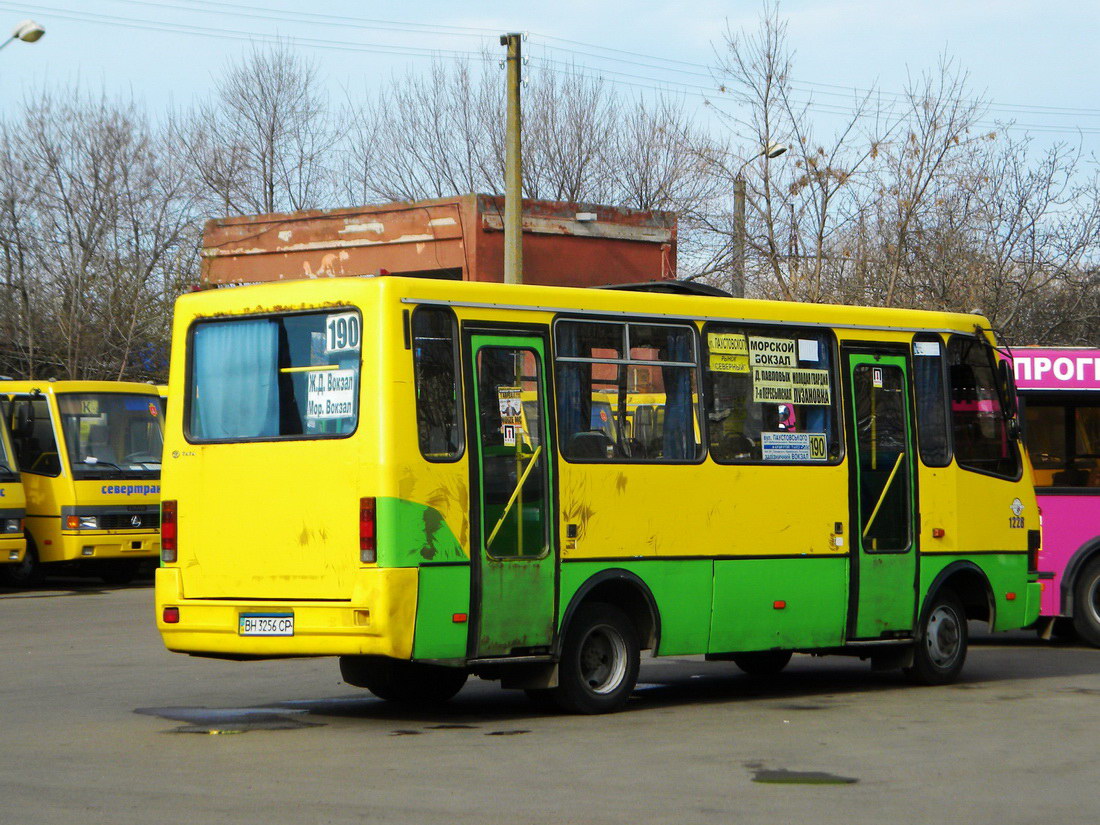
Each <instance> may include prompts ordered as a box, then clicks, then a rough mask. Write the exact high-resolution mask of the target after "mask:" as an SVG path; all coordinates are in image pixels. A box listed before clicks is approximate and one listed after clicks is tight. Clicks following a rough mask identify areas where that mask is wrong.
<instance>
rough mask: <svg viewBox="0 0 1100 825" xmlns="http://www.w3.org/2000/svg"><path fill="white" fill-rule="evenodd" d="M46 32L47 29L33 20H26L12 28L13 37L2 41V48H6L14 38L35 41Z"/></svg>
mask: <svg viewBox="0 0 1100 825" xmlns="http://www.w3.org/2000/svg"><path fill="white" fill-rule="evenodd" d="M45 33H46V30H45V29H44V28H42V27H41V26H39V25H38V24H37V23H35V22H34V21H33V20H24V21H23V22H22V23H20V24H19V25H18V26H16V27H15V28H14V29H12V33H11V37H9V38H8V39H7V40H5V41H4V42H3V43H0V49H2V48H4V47H5V46H6V45H8V44H9V43H10V42H11V41H13V40H22V41H23V42H24V43H33V42H34V41H36V40H38V39H39V38H41V37H42V35H44V34H45Z"/></svg>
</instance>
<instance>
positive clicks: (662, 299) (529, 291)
mask: <svg viewBox="0 0 1100 825" xmlns="http://www.w3.org/2000/svg"><path fill="white" fill-rule="evenodd" d="M383 296H386V297H387V298H388V299H390V300H398V301H403V302H407V303H408V304H410V307H411V305H414V304H437V305H450V306H455V307H470V308H484V309H486V310H490V309H492V310H511V311H520V312H522V311H532V312H543V313H546V312H549V313H559V312H561V313H568V314H570V315H592V316H598V317H603V318H613V317H615V316H619V315H645V316H648V317H650V318H655V319H662V320H669V321H685V320H699V321H727V322H734V323H736V322H739V321H742V322H745V323H777V324H778V323H782V324H793V325H802V326H822V327H829V328H833V329H844V328H851V329H883V330H899V331H900V330H907V331H921V330H927V331H933V332H945V333H950V332H957V333H969V334H973V333H974V331H975V330H976V329H981V330H982V331H985V332H988V331H989V322H988V321H987V320H986V319H985V318H984V317H982V316H980V315H971V314H964V313H952V312H936V311H929V310H913V309H885V308H881V307H861V306H848V305H844V304H809V303H797V302H793V301H767V300H753V299H746V298H723V297H710V296H696V295H669V294H657V293H651V292H644V291H620V290H614V289H586V288H577V287H558V286H534V285H527V284H498V283H478V282H468V281H443V280H436V279H431V278H401V277H394V276H378V277H360V278H333V279H327V278H326V279H323V280H304V281H283V282H279V283H273V284H255V285H249V286H240V287H233V288H228V289H214V290H204V291H201V292H196V293H191V294H188V295H184V296H182V297H181V298H180V299H179V300H178V302H177V305H178V306H179V308H181V309H184V308H185V309H186V310H187V311H188V312H189V313H191V314H192V315H194V316H195V317H203V316H207V317H216V316H222V315H224V314H225V313H227V312H228V313H230V314H233V315H238V314H240V315H244V314H263V313H276V312H288V311H291V312H295V311H303V310H309V309H324V308H326V307H331V306H334V305H338V304H339V302H340V301H344V300H352V299H358V300H362V301H373V300H378V299H381V298H382V297H383Z"/></svg>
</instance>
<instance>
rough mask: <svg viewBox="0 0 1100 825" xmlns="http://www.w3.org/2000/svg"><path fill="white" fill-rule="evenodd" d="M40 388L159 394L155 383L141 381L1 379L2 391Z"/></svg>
mask: <svg viewBox="0 0 1100 825" xmlns="http://www.w3.org/2000/svg"><path fill="white" fill-rule="evenodd" d="M35 390H38V391H39V392H41V393H44V394H47V395H48V394H51V393H53V394H56V393H60V392H128V393H137V394H142V395H157V394H158V393H157V388H156V386H155V385H153V384H144V383H141V382H139V381H55V380H53V379H48V378H42V379H34V380H30V381H0V392H3V393H23V392H34V391H35Z"/></svg>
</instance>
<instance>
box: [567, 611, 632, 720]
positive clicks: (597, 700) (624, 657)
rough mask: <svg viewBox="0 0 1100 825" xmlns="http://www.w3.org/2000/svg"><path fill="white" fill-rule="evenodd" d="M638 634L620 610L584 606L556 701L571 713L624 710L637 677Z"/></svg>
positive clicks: (571, 634)
mask: <svg viewBox="0 0 1100 825" xmlns="http://www.w3.org/2000/svg"><path fill="white" fill-rule="evenodd" d="M639 658H640V657H639V649H638V632H637V630H635V628H634V623H633V622H632V621H631V620H630V617H629V616H627V615H626V614H625V613H624V612H623V611H622V610H620V609H619V608H617V607H615V606H613V605H610V604H601V603H593V604H585V605H582V606H581V607H580V608H579V609H578V610H577V614H576V616H574V617H573V620H572V621H571V622H570V623H569V629H568V630H567V631H566V633H565V642H564V644H563V645H562V655H561V662H560V664H559V665H558V687H557V688H555V699H556V700H557V702H558V704H559V705H560V706H561V707H562V709H563V710H567V711H570V712H572V713H611V712H613V711H616V710H621V709H622V707H623V706H624V705H625V704H626V700H627V699H629V698H630V692H631V691H632V690H634V685H635V683H637V681H638V667H639Z"/></svg>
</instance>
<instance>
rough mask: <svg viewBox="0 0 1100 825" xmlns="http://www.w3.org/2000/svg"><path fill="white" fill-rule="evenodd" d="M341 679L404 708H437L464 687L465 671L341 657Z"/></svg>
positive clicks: (383, 659) (368, 658)
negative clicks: (426, 706)
mask: <svg viewBox="0 0 1100 825" xmlns="http://www.w3.org/2000/svg"><path fill="white" fill-rule="evenodd" d="M340 675H341V676H342V677H343V678H344V681H345V682H347V683H348V684H349V685H355V687H361V688H366V689H367V690H369V691H370V692H371V693H373V694H374V695H375V696H377V697H378V698H379V699H385V700H386V701H387V702H395V703H398V704H403V705H438V704H441V703H443V702H446V701H447V700H448V699H450V698H452V697H453V696H454V695H455V694H456V693H458V692H459V691H460V690H462V686H463V685H465V684H466V678H467V676H468V674H467V673H466V671H465V670H462V669H461V668H456V667H443V666H442V665H428V664H422V663H420V662H405V661H399V660H397V659H385V658H381V657H375V656H341V657H340Z"/></svg>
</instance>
